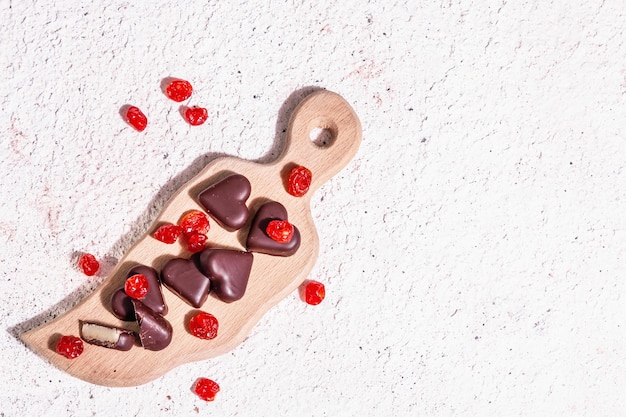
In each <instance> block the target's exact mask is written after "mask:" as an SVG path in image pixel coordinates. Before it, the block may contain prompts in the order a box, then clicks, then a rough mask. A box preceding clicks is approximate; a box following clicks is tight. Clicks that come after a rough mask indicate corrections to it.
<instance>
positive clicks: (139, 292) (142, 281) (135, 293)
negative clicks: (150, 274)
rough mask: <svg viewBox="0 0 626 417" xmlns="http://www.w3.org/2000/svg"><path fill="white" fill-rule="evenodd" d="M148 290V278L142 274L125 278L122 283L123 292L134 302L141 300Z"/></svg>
mask: <svg viewBox="0 0 626 417" xmlns="http://www.w3.org/2000/svg"><path fill="white" fill-rule="evenodd" d="M149 289H150V283H149V282H148V278H147V277H146V276H145V275H143V274H135V275H133V276H131V277H129V278H127V279H126V282H125V283H124V292H125V293H126V295H128V296H129V297H130V298H134V299H135V300H141V299H142V298H143V297H145V296H146V294H148V290H149Z"/></svg>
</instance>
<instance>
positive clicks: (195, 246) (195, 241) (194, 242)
mask: <svg viewBox="0 0 626 417" xmlns="http://www.w3.org/2000/svg"><path fill="white" fill-rule="evenodd" d="M206 241H207V237H206V235H203V234H202V233H193V234H191V235H189V236H187V250H188V251H189V252H194V253H195V252H200V251H201V250H202V249H204V246H205V245H206Z"/></svg>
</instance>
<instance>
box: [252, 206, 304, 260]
mask: <svg viewBox="0 0 626 417" xmlns="http://www.w3.org/2000/svg"><path fill="white" fill-rule="evenodd" d="M272 220H289V218H288V215H287V209H286V208H285V206H283V205H282V204H280V203H278V202H276V201H269V202H267V203H265V204H263V205H262V206H261V207H260V208H259V210H258V211H257V213H256V215H255V216H254V220H253V221H252V225H251V226H250V231H249V232H248V238H247V240H246V247H247V248H248V250H249V251H251V252H259V253H266V254H268V255H276V256H290V255H293V254H294V253H296V251H297V250H298V248H299V247H300V231H299V230H298V228H297V227H296V226H294V227H293V237H292V238H291V240H290V241H289V242H286V243H282V242H277V241H275V240H274V239H272V238H271V237H269V236H268V235H267V232H266V229H267V225H268V224H269V222H271V221H272Z"/></svg>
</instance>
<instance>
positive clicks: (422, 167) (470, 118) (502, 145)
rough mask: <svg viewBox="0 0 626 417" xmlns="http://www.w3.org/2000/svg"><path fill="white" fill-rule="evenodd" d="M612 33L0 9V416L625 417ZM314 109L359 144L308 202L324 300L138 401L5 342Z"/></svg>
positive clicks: (396, 10) (361, 18) (254, 8)
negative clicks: (165, 83)
mask: <svg viewBox="0 0 626 417" xmlns="http://www.w3.org/2000/svg"><path fill="white" fill-rule="evenodd" d="M625 22H626V4H625V3H624V1H623V0H588V1H584V2H577V1H571V0H552V1H550V0H545V1H512V0H508V1H506V0H500V1H490V0H486V1H478V0H473V1H472V0H428V1H417V0H404V1H395V2H394V1H382V0H374V1H369V2H366V1H340V2H337V1H328V0H319V1H316V2H306V1H276V0H273V1H260V0H251V1H222V2H218V1H204V2H200V1H198V2H192V1H189V2H177V3H176V2H166V1H159V0H157V1H143V0H139V1H116V0H106V1H102V2H98V1H96V2H79V1H75V0H74V1H72V0H66V1H43V0H24V1H15V0H0V28H1V30H2V33H1V34H0V69H1V70H2V75H3V77H2V78H3V81H2V82H1V83H0V105H1V107H0V141H1V142H0V156H1V163H0V251H1V255H0V285H1V286H0V290H1V292H0V296H1V301H0V322H1V325H2V330H3V334H2V336H1V337H0V351H1V352H2V359H1V360H0V416H1V417H9V416H119V417H125V416H156V415H159V416H161V415H162V416H193V415H214V416H328V417H331V416H333V417H334V416H417V415H420V416H624V415H626V395H625V394H624V392H625V391H624V387H625V386H626V307H625V305H624V304H625V301H626V133H625V126H626V124H625V122H626V43H625V37H626V34H625V33H624V27H625ZM166 77H180V78H184V79H187V80H189V81H191V82H192V83H193V85H194V86H195V88H196V90H195V93H194V95H193V97H192V98H191V99H190V101H189V104H192V105H193V104H198V105H203V106H205V107H207V108H208V109H209V113H210V120H209V121H208V122H207V124H205V125H204V126H202V127H199V128H192V127H190V126H188V125H187V124H186V123H185V122H184V121H183V120H182V119H181V116H180V114H179V108H178V105H177V104H176V103H173V102H171V101H169V100H167V99H166V98H165V97H164V95H163V93H162V92H161V83H162V80H163V79H165V78H166ZM309 87H322V88H326V89H329V90H332V91H336V92H338V93H340V94H341V95H343V96H344V97H345V98H346V99H347V100H348V101H349V102H350V103H351V104H352V105H353V107H354V108H355V110H356V112H357V113H358V115H359V116H360V118H361V120H362V124H363V143H362V146H361V148H360V150H359V152H358V154H357V156H356V157H355V159H354V160H353V161H352V162H351V163H350V165H349V166H348V167H347V168H346V169H345V170H343V171H342V172H341V173H340V174H339V175H338V176H336V177H334V178H333V179H332V180H331V181H330V182H328V183H326V184H325V185H324V186H323V187H322V188H321V189H320V190H319V191H318V192H317V194H316V195H315V196H314V201H313V207H312V210H313V213H314V217H315V220H316V224H317V227H318V231H319V235H320V239H321V251H320V257H319V260H318V262H317V264H316V266H315V268H314V269H313V271H312V273H311V278H313V279H318V280H320V281H323V282H324V283H325V284H326V286H327V292H328V296H327V298H326V300H325V301H324V303H323V304H321V305H319V306H316V307H311V306H307V305H306V304H304V303H303V302H302V301H301V300H300V299H299V298H298V296H297V294H294V295H293V296H290V297H288V298H287V299H285V300H284V301H283V302H282V303H281V304H279V305H278V306H277V307H276V308H274V309H272V310H271V311H270V312H269V313H268V314H267V315H266V316H265V317H264V318H263V319H262V320H261V321H260V322H259V323H258V325H257V326H256V327H255V328H254V329H253V331H252V333H251V335H250V337H249V338H248V339H247V340H246V341H245V342H244V343H243V344H242V345H240V346H239V347H238V348H237V349H235V350H234V351H232V352H231V353H229V354H226V355H224V356H222V357H219V358H216V359H213V360H209V361H205V362H199V363H194V364H189V365H185V366H182V367H180V368H177V369H175V370H174V371H172V372H170V373H168V374H166V375H165V376H164V377H162V378H160V379H158V380H156V381H154V382H151V383H148V384H146V385H143V386H140V387H134V388H107V387H100V386H95V385H90V384H87V383H85V382H83V381H81V380H78V379H75V378H73V377H69V376H67V375H66V374H64V373H63V372H61V371H59V370H57V369H56V368H54V367H52V366H50V365H49V364H47V363H46V362H45V361H44V360H42V359H41V358H40V357H38V356H36V355H35V354H33V353H32V352H31V351H29V350H28V349H27V348H26V347H25V346H24V345H23V344H22V343H21V342H20V341H19V340H18V338H17V337H16V336H17V334H19V332H21V331H23V330H24V329H26V328H28V326H29V323H31V325H32V321H31V319H32V318H33V317H35V316H38V315H43V316H41V317H40V319H42V320H44V321H45V320H49V319H51V318H52V317H54V316H56V315H58V314H60V313H62V312H63V311H65V310H67V309H69V308H71V306H72V305H74V304H75V303H77V302H78V301H79V300H80V299H82V298H83V297H84V296H86V295H87V294H88V293H89V292H90V291H91V290H92V289H94V288H95V287H96V286H97V285H98V283H99V282H101V281H102V280H103V279H104V278H105V276H106V273H107V271H109V270H110V269H111V268H112V267H113V266H114V265H115V262H116V260H117V259H119V258H120V257H121V256H122V255H123V254H124V253H125V251H126V250H127V249H128V248H129V247H130V246H131V245H132V244H133V242H134V241H135V240H136V239H137V238H138V237H139V236H141V235H142V234H143V233H144V232H145V231H146V229H147V227H148V226H149V224H150V223H151V221H152V219H153V218H154V217H155V216H156V214H157V213H158V212H159V210H160V208H161V207H162V206H163V204H164V203H165V201H166V200H167V199H168V198H169V197H170V196H171V195H172V193H173V192H174V190H176V189H177V188H178V187H179V186H180V185H181V184H183V183H184V182H185V181H186V180H188V179H190V178H191V177H193V176H194V175H195V174H196V173H197V172H198V171H199V170H200V169H201V168H202V167H203V166H204V165H205V164H206V163H207V162H209V161H211V160H212V159H213V158H215V157H216V156H218V155H233V156H238V157H242V158H246V159H250V160H260V161H270V160H271V159H272V158H274V157H275V156H276V155H278V153H279V152H280V150H281V145H282V139H283V136H282V131H281V129H282V128H283V127H284V125H285V120H284V115H285V114H287V113H288V110H289V108H290V106H292V105H293V103H294V101H295V99H294V97H298V96H299V92H301V90H302V89H307V88H309ZM127 104H135V105H138V106H139V107H141V108H142V109H143V110H144V111H145V112H146V113H147V114H148V117H149V119H150V122H149V126H148V129H147V130H146V131H145V132H143V133H137V132H135V131H134V130H132V129H131V128H129V127H128V126H127V125H126V124H125V123H124V121H123V120H122V118H121V117H120V113H119V112H120V108H121V107H122V106H124V105H127ZM81 251H87V252H91V253H93V254H95V255H96V256H97V257H98V258H99V259H100V260H101V261H102V265H103V268H102V272H101V273H100V274H98V276H96V277H92V278H88V277H86V276H85V275H83V274H82V273H80V272H79V271H77V270H76V268H75V266H74V261H75V254H76V253H77V252H81ZM40 321H41V320H40ZM139 371H140V370H138V372H139ZM200 376H207V377H211V378H213V379H215V380H216V381H218V382H219V384H220V385H221V387H222V391H221V392H220V393H219V395H218V397H217V398H216V400H215V401H214V402H212V403H205V402H203V401H202V400H200V399H198V398H197V397H196V396H195V395H194V394H193V393H192V392H191V386H192V384H193V382H194V381H195V379H196V378H197V377H200Z"/></svg>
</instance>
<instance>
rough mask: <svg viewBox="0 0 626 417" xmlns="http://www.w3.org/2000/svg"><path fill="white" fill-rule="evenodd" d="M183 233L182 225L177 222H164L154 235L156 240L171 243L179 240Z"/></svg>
mask: <svg viewBox="0 0 626 417" xmlns="http://www.w3.org/2000/svg"><path fill="white" fill-rule="evenodd" d="M182 233H183V228H182V227H180V226H178V225H176V224H164V225H163V226H161V227H159V228H158V229H157V230H156V231H155V232H154V235H153V236H154V238H155V239H156V240H160V241H161V242H163V243H167V244H169V245H171V244H172V243H175V242H176V240H178V238H179V237H180V235H181V234H182Z"/></svg>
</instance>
